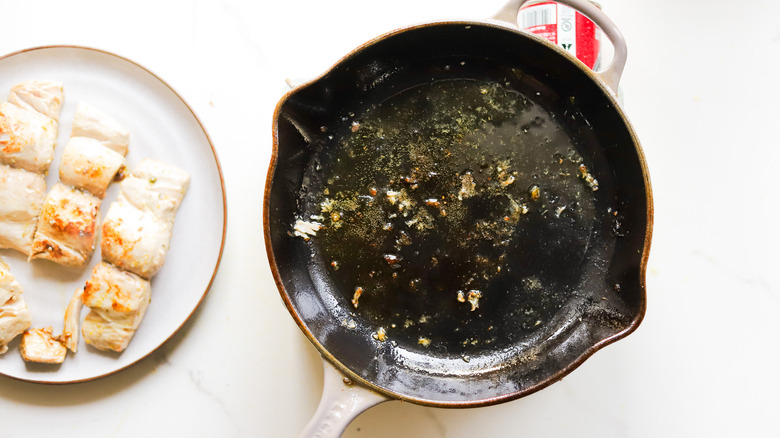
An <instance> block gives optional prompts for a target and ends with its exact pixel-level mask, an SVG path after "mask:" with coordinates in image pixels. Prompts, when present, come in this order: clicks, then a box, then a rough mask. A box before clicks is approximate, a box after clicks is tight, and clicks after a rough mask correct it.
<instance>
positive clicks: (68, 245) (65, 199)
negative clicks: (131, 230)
mask: <svg viewBox="0 0 780 438" xmlns="http://www.w3.org/2000/svg"><path fill="white" fill-rule="evenodd" d="M99 215H100V199H98V198H97V197H95V196H93V195H90V194H89V193H85V192H82V191H80V190H77V189H74V188H71V187H68V186H66V185H64V184H61V183H57V184H56V185H55V186H54V187H53V188H52V189H51V191H49V194H48V195H47V196H46V201H45V202H44V204H43V209H42V210H41V215H40V217H39V218H38V229H37V230H36V232H35V239H34V240H33V245H32V251H31V253H30V259H47V260H51V261H53V262H56V263H59V264H62V265H67V266H83V265H84V263H86V261H87V260H89V258H90V257H91V256H92V252H93V251H94V249H95V231H96V227H97V222H98V217H99Z"/></svg>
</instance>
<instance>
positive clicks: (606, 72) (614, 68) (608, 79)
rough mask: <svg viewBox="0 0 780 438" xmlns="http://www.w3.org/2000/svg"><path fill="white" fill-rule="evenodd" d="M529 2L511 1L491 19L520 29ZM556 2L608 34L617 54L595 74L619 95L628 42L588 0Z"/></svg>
mask: <svg viewBox="0 0 780 438" xmlns="http://www.w3.org/2000/svg"><path fill="white" fill-rule="evenodd" d="M528 1H529V0H510V1H509V3H507V4H506V5H505V6H504V7H503V8H501V10H500V11H498V13H496V14H495V15H494V16H493V17H491V18H492V19H494V20H499V21H503V22H505V23H509V24H511V25H512V26H514V27H518V25H517V15H518V14H519V13H520V8H521V7H522V6H523V5H524V4H525V3H527V2H528ZM555 1H556V2H558V3H563V4H565V5H567V6H570V7H572V8H574V9H576V10H577V11H579V12H581V13H582V14H584V15H586V16H587V17H588V18H590V19H591V20H592V21H593V22H594V23H596V25H597V26H598V27H600V28H601V30H602V31H604V34H606V35H607V38H609V40H610V41H611V42H612V45H613V46H614V48H615V54H614V55H613V57H612V61H611V62H610V63H609V65H608V66H607V67H606V68H605V69H603V70H599V71H596V72H594V73H595V74H596V76H598V78H599V79H600V80H601V81H602V82H604V84H606V85H607V87H609V89H610V91H612V94H613V95H617V90H618V84H619V83H620V77H621V76H622V75H623V68H624V67H625V66H626V57H627V54H628V50H627V48H626V40H625V38H623V34H622V33H621V32H620V30H619V29H618V28H617V26H615V23H613V22H612V20H610V19H609V17H607V15H606V14H604V12H603V11H602V10H601V9H599V8H598V7H597V6H596V5H594V4H593V3H591V2H590V1H588V0H555Z"/></svg>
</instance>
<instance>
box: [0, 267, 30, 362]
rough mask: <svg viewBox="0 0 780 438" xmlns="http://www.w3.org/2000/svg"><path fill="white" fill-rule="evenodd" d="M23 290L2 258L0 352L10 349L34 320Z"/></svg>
mask: <svg viewBox="0 0 780 438" xmlns="http://www.w3.org/2000/svg"><path fill="white" fill-rule="evenodd" d="M23 292H24V290H23V289H22V286H21V285H20V284H19V282H18V281H16V279H15V278H14V276H13V275H12V274H11V269H10V268H9V267H8V265H7V264H6V263H5V261H3V260H2V259H0V354H2V353H5V352H6V351H8V344H9V343H10V342H11V341H12V340H13V339H14V338H15V337H17V336H19V335H20V334H21V333H22V332H24V331H25V330H27V328H28V327H30V323H31V322H32V318H31V317H30V310H29V309H28V308H27V305H26V304H25V302H24V298H23V297H22V293H23Z"/></svg>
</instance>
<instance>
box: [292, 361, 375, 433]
mask: <svg viewBox="0 0 780 438" xmlns="http://www.w3.org/2000/svg"><path fill="white" fill-rule="evenodd" d="M322 367H323V369H324V371H325V375H324V385H323V389H322V398H321V399H320V404H319V406H317V411H316V412H315V413H314V417H312V419H311V421H309V424H308V425H307V426H306V429H304V431H303V433H302V434H301V438H338V437H340V436H341V434H342V433H344V430H346V428H347V426H348V425H349V423H351V422H352V420H354V419H355V418H356V417H357V416H358V415H360V414H361V413H362V412H363V411H365V410H366V409H368V408H370V407H372V406H376V405H378V404H379V403H382V402H386V401H388V400H389V399H388V398H387V397H385V396H384V395H381V394H379V393H376V392H374V391H371V390H370V389H368V388H365V387H363V386H360V385H357V384H355V383H352V382H351V381H350V380H349V379H348V378H347V377H344V375H343V374H342V373H341V372H340V371H339V370H337V369H336V367H334V366H333V365H332V364H331V363H330V362H328V361H327V360H325V359H323V360H322Z"/></svg>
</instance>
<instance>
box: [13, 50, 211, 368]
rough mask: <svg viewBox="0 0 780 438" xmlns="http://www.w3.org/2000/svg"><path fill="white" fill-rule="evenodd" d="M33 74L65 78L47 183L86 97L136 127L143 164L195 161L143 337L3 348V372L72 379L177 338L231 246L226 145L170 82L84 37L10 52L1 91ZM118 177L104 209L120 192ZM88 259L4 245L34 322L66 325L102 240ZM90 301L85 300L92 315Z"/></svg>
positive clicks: (133, 154)
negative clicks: (43, 355)
mask: <svg viewBox="0 0 780 438" xmlns="http://www.w3.org/2000/svg"><path fill="white" fill-rule="evenodd" d="M27 79H52V80H58V81H62V82H63V84H64V89H65V102H64V105H63V108H62V113H61V115H60V129H59V137H58V143H57V148H56V150H55V159H54V162H53V163H52V166H51V169H50V171H49V175H48V177H47V185H48V187H51V186H52V185H53V184H54V183H55V182H57V180H58V173H59V161H60V156H61V155H62V149H63V148H64V146H65V143H66V142H67V140H68V138H69V136H70V130H71V123H72V120H73V114H74V111H75V108H76V104H77V103H78V102H79V101H81V100H85V101H87V102H89V103H91V104H92V105H93V106H95V107H97V108H99V109H101V110H102V111H104V112H106V113H108V114H110V115H111V116H112V117H114V118H115V119H117V120H118V121H119V122H120V123H122V124H123V125H124V126H126V127H127V128H128V129H130V132H131V134H130V136H131V137H130V148H129V153H128V155H127V164H128V167H129V168H130V169H133V168H134V167H135V166H136V165H137V164H138V163H140V161H141V160H142V159H144V158H147V157H148V158H155V159H158V160H162V161H165V162H168V163H171V164H175V165H177V166H179V167H182V168H183V169H185V170H187V171H188V172H189V173H190V175H191V176H192V183H191V185H190V189H189V191H188V192H187V195H186V197H185V198H184V202H183V203H182V204H181V207H180V209H179V211H178V213H177V215H176V222H175V225H174V229H173V240H172V242H171V248H170V250H169V252H168V256H167V258H166V261H165V265H164V266H163V267H162V269H161V270H160V272H159V273H158V274H157V275H156V276H155V277H154V278H153V279H152V301H151V304H150V305H149V309H148V311H147V313H146V316H145V318H144V320H143V322H142V323H141V326H140V327H139V328H138V331H137V332H136V334H135V337H134V338H133V340H132V341H131V342H130V345H129V346H128V347H127V349H126V350H125V351H124V352H122V353H121V354H116V353H106V352H102V351H100V350H97V349H95V348H93V347H91V346H88V345H86V344H85V343H84V340H83V339H80V341H79V349H78V353H76V354H75V355H74V354H72V353H68V356H67V357H66V359H65V362H64V363H63V364H62V365H54V366H52V365H42V364H26V363H25V362H24V361H23V360H22V358H21V355H20V354H19V350H18V345H19V337H17V339H15V340H14V341H13V342H12V343H11V345H10V348H9V351H8V352H7V353H5V354H4V355H0V373H2V374H5V375H7V376H10V377H14V378H17V379H22V380H29V381H35V382H46V383H71V382H79V381H84V380H90V379H95V378H98V377H102V376H105V375H108V374H111V373H114V372H116V371H119V370H121V369H123V368H126V367H128V366H130V365H132V364H134V363H136V362H137V361H139V360H141V359H143V358H144V357H146V356H147V355H148V354H149V353H151V352H152V351H154V350H155V349H156V348H158V347H159V346H160V345H162V344H163V343H164V342H165V341H166V340H167V339H168V338H170V337H171V336H172V335H173V334H174V333H175V332H176V331H177V330H178V329H179V328H180V327H181V326H182V325H183V324H184V323H185V322H186V321H187V319H188V318H189V317H190V315H192V313H193V312H194V311H195V309H196V308H197V307H198V305H199V304H200V302H201V300H202V299H203V297H204V296H205V294H206V292H207V291H208V289H209V286H210V285H211V282H212V280H213V278H214V275H215V274H216V271H217V268H218V266H219V261H220V258H221V256H222V248H223V246H224V240H225V227H226V202H225V191H224V184H223V180H222V173H221V170H220V166H219V161H218V159H217V156H216V152H215V151H214V148H213V146H212V144H211V141H210V139H209V137H208V135H207V134H206V132H205V130H204V129H203V126H202V125H201V123H200V121H199V120H198V118H197V117H196V116H195V114H194V113H193V112H192V110H191V109H190V108H189V106H187V104H186V103H185V102H184V101H183V100H182V98H181V97H180V96H179V95H178V94H176V92H175V91H173V89H172V88H170V86H168V85H167V84H166V83H165V82H163V81H162V80H160V79H159V78H158V77H156V76H155V75H154V74H152V73H151V72H149V71H148V70H146V69H145V68H143V67H141V66H139V65H138V64H135V63H134V62H132V61H129V60H127V59H124V58H122V57H119V56H117V55H113V54H111V53H107V52H104V51H99V50H95V49H89V48H83V47H59V46H57V47H41V48H35V49H30V50H25V51H21V52H17V53H13V54H11V55H8V56H5V57H2V58H0V101H4V100H5V98H6V96H7V93H8V90H9V89H10V87H11V86H12V85H13V84H15V83H17V82H20V81H23V80H27ZM117 191H118V187H117V184H113V185H112V186H111V187H110V189H109V191H108V193H107V194H106V197H105V199H104V201H103V205H102V208H101V216H102V217H105V213H106V212H107V211H108V206H109V204H110V203H111V202H112V201H113V200H114V199H116V194H117ZM97 246H98V248H97V249H96V251H95V254H94V255H93V257H92V259H91V261H90V262H89V263H88V266H87V267H85V268H84V269H73V268H66V267H62V266H59V265H57V264H55V263H52V262H50V261H47V260H33V261H32V262H30V263H27V260H26V257H25V256H23V255H22V254H21V253H18V252H16V251H13V250H9V249H0V257H3V258H4V259H5V260H6V261H7V262H8V264H9V265H10V267H11V272H12V273H13V274H14V276H15V277H16V278H17V279H18V281H19V282H20V283H21V284H22V287H23V288H24V291H25V292H24V298H25V300H26V302H27V306H28V307H29V308H30V311H31V313H32V318H33V327H47V326H52V327H53V328H54V333H55V334H59V333H61V332H62V324H63V319H62V318H63V315H64V312H65V308H66V307H67V305H68V301H69V300H70V297H71V296H72V294H73V293H74V292H75V291H76V290H77V289H78V288H80V287H82V286H83V285H84V283H85V282H86V280H87V279H88V278H89V275H90V272H91V269H92V267H93V266H94V265H95V264H97V263H98V262H99V261H100V248H99V246H100V245H99V244H98V245H97ZM87 311H88V309H86V308H85V309H83V310H82V315H81V316H82V318H81V319H82V320H83V316H84V315H85V314H86V312H87Z"/></svg>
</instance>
